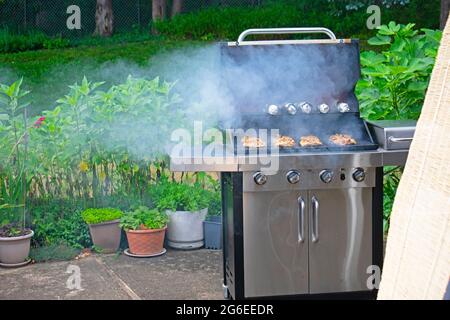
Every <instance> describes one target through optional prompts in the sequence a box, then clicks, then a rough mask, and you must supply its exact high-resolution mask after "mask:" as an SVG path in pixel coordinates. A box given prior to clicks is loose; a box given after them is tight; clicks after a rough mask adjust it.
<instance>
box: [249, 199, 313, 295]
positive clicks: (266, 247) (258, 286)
mask: <svg viewBox="0 0 450 320" xmlns="http://www.w3.org/2000/svg"><path fill="white" fill-rule="evenodd" d="M306 195H307V193H306V192H305V193H303V194H302V193H301V192H300V191H293V190H290V191H276V192H274V191H270V192H245V193H244V197H243V206H244V208H243V209H244V217H243V218H244V219H243V220H244V279H245V281H244V283H245V296H246V297H262V296H276V295H292V294H304V293H308V222H307V220H308V218H307V217H308V214H307V203H308V199H307V197H306ZM302 199H303V201H304V214H303V216H304V218H303V234H301V229H302V225H301V222H302V221H301V220H300V219H301V216H302V208H301V207H302ZM301 236H303V239H300V238H301Z"/></svg>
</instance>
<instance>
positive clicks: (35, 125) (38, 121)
mask: <svg viewBox="0 0 450 320" xmlns="http://www.w3.org/2000/svg"><path fill="white" fill-rule="evenodd" d="M44 120H45V117H40V118H39V119H37V120H36V122H35V123H34V125H33V126H34V127H35V128H40V127H41V125H42V122H44Z"/></svg>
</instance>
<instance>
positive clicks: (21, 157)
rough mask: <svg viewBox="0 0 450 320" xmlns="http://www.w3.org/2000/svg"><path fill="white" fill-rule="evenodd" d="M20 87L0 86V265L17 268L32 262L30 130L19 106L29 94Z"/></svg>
mask: <svg viewBox="0 0 450 320" xmlns="http://www.w3.org/2000/svg"><path fill="white" fill-rule="evenodd" d="M21 85H22V79H20V80H18V81H16V82H14V83H13V84H11V85H10V86H7V85H3V84H0V132H2V135H1V138H2V139H0V147H1V150H2V151H1V152H0V154H1V156H0V168H1V170H0V180H2V182H4V183H3V184H2V188H1V189H2V190H0V195H1V196H2V198H0V203H1V204H0V219H1V220H0V265H1V266H3V267H20V266H23V265H26V264H28V263H29V262H30V261H31V260H30V259H29V258H28V255H29V253H30V242H31V237H33V235H34V232H33V230H31V229H29V228H27V227H26V217H27V207H26V204H27V201H26V200H27V186H28V181H29V179H30V177H28V176H27V173H28V169H29V166H28V148H29V137H30V136H29V133H30V130H29V129H30V128H31V126H29V124H28V116H27V106H28V103H23V102H22V100H23V98H24V97H25V96H26V95H27V94H28V91H24V90H22V89H21ZM42 121H44V119H42V120H41V123H42ZM5 188H6V189H5ZM8 190H9V191H8ZM18 208H20V210H19V209H18ZM19 213H20V219H17V217H18V214H19Z"/></svg>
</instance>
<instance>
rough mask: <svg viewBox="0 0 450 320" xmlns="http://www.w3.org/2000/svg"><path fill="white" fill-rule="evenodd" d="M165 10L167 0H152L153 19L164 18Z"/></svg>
mask: <svg viewBox="0 0 450 320" xmlns="http://www.w3.org/2000/svg"><path fill="white" fill-rule="evenodd" d="M166 12H167V0H152V19H153V21H157V20H164V19H165V18H166Z"/></svg>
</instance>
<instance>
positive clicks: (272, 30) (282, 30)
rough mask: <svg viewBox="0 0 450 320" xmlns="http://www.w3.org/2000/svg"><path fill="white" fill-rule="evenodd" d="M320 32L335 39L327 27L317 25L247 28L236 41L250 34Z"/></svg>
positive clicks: (239, 42)
mask: <svg viewBox="0 0 450 320" xmlns="http://www.w3.org/2000/svg"><path fill="white" fill-rule="evenodd" d="M315 33H321V34H326V35H327V36H328V37H330V39H331V40H336V35H335V34H334V33H333V31H331V30H330V29H327V28H322V27H317V28H267V29H247V30H245V31H244V32H242V33H241V34H240V35H239V38H238V40H237V42H236V44H237V45H239V44H241V43H244V42H251V41H244V40H245V38H246V37H247V36H249V35H251V34H315Z"/></svg>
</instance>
